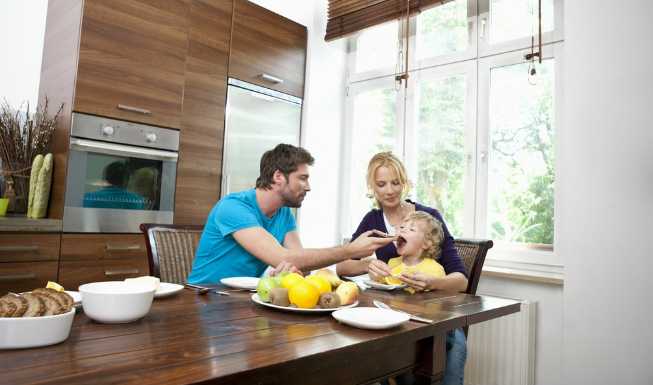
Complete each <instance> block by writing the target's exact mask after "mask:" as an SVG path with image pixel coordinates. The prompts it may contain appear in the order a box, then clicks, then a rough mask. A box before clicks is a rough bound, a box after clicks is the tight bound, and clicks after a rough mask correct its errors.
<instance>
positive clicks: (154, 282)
mask: <svg viewBox="0 0 653 385" xmlns="http://www.w3.org/2000/svg"><path fill="white" fill-rule="evenodd" d="M125 282H129V283H135V284H138V285H144V286H145V285H147V286H152V287H154V291H157V290H159V284H160V283H161V280H160V279H159V278H158V277H152V276H148V275H146V276H142V277H137V278H127V279H125Z"/></svg>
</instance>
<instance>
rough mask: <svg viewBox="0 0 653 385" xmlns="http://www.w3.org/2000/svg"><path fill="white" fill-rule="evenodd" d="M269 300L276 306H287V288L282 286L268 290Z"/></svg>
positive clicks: (288, 303) (288, 302) (288, 301)
mask: <svg viewBox="0 0 653 385" xmlns="http://www.w3.org/2000/svg"><path fill="white" fill-rule="evenodd" d="M270 302H271V303H272V304H273V305H277V306H289V305H290V300H289V299H288V289H286V288H284V287H275V288H274V289H272V290H271V291H270Z"/></svg>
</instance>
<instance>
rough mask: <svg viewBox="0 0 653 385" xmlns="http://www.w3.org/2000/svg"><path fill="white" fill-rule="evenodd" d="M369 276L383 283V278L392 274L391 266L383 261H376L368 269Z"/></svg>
mask: <svg viewBox="0 0 653 385" xmlns="http://www.w3.org/2000/svg"><path fill="white" fill-rule="evenodd" d="M367 274H368V275H369V276H370V279H372V280H373V281H377V282H382V281H383V278H385V277H387V276H389V275H390V274H391V273H390V266H388V264H386V263H385V262H383V261H380V260H378V259H375V260H373V261H371V262H370V264H369V266H368V267H367Z"/></svg>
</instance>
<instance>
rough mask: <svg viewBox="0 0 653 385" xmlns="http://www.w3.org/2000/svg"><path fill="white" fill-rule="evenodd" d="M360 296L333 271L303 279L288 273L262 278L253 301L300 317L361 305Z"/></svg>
mask: <svg viewBox="0 0 653 385" xmlns="http://www.w3.org/2000/svg"><path fill="white" fill-rule="evenodd" d="M359 294H360V292H359V290H358V286H357V285H356V284H355V283H353V282H343V281H341V280H340V278H338V276H337V275H336V274H335V273H334V272H333V271H331V270H329V269H322V270H318V271H317V272H315V273H314V274H311V275H309V276H307V277H303V276H301V275H300V274H297V273H286V274H281V275H279V276H276V277H264V278H261V280H260V281H259V284H258V286H257V288H256V294H252V301H254V302H255V303H257V304H259V305H262V306H266V307H271V308H273V309H279V310H285V311H291V312H299V313H330V312H332V311H334V310H340V309H347V308H350V307H355V306H357V305H358V296H359Z"/></svg>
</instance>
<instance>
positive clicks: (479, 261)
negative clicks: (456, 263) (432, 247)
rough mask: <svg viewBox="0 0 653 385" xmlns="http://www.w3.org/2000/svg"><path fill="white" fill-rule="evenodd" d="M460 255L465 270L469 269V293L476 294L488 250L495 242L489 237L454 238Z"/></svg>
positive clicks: (466, 291)
mask: <svg viewBox="0 0 653 385" xmlns="http://www.w3.org/2000/svg"><path fill="white" fill-rule="evenodd" d="M454 245H455V246H456V250H458V255H460V258H461V259H462V260H463V264H464V265H465V270H466V271H467V277H468V279H467V290H465V293H467V294H476V288H477V287H478V281H479V279H480V278H481V270H483V263H484V262H485V256H486V255H487V251H488V250H490V249H491V248H492V246H493V245H494V243H493V242H492V241H491V240H489V239H465V238H458V239H455V240H454Z"/></svg>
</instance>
